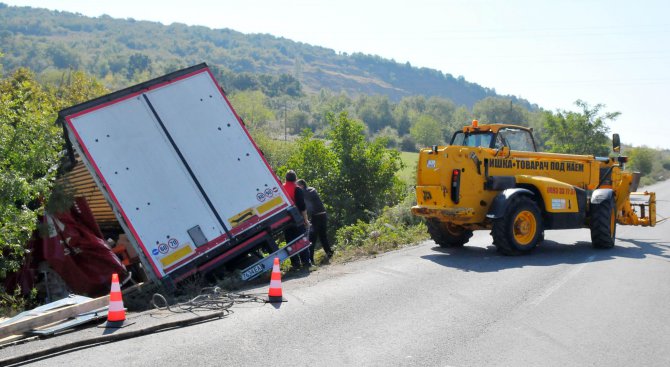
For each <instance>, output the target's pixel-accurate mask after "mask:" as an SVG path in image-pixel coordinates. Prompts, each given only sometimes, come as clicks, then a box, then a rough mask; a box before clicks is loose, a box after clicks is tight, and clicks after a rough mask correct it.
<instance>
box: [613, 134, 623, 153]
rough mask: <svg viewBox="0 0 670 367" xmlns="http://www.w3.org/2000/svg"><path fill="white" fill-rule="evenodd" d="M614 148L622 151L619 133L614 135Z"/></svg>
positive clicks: (615, 150)
mask: <svg viewBox="0 0 670 367" xmlns="http://www.w3.org/2000/svg"><path fill="white" fill-rule="evenodd" d="M612 150H613V151H614V152H615V153H619V152H621V139H620V138H619V134H614V135H612Z"/></svg>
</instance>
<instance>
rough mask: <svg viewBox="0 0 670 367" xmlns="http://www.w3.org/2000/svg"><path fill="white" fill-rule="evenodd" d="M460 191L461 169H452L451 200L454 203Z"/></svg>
mask: <svg viewBox="0 0 670 367" xmlns="http://www.w3.org/2000/svg"><path fill="white" fill-rule="evenodd" d="M460 193H461V171H460V170H457V169H455V170H453V171H452V173H451V201H453V202H454V203H455V204H458V202H459V200H460V199H459V196H460Z"/></svg>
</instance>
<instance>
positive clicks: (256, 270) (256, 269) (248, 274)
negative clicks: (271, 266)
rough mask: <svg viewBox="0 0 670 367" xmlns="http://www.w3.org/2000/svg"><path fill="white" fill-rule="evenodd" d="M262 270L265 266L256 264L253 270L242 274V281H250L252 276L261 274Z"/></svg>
mask: <svg viewBox="0 0 670 367" xmlns="http://www.w3.org/2000/svg"><path fill="white" fill-rule="evenodd" d="M263 270H265V266H264V265H263V264H258V265H256V266H254V267H253V268H251V269H249V270H247V271H245V272H244V273H242V279H244V280H247V279H251V278H252V277H253V276H254V275H256V274H258V273H261V272H262V271H263Z"/></svg>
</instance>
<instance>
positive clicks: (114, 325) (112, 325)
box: [98, 320, 134, 329]
mask: <svg viewBox="0 0 670 367" xmlns="http://www.w3.org/2000/svg"><path fill="white" fill-rule="evenodd" d="M133 324H134V322H128V321H127V320H125V321H107V322H105V323H104V324H101V325H98V327H99V328H102V329H123V328H124V327H126V326H130V325H133Z"/></svg>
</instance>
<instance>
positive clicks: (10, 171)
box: [0, 69, 62, 279]
mask: <svg viewBox="0 0 670 367" xmlns="http://www.w3.org/2000/svg"><path fill="white" fill-rule="evenodd" d="M53 106H54V99H53V97H52V96H50V95H49V94H48V93H46V92H45V91H44V89H43V88H42V87H41V86H40V85H39V84H38V83H37V82H36V81H35V78H34V76H33V74H32V73H31V72H30V71H28V70H27V69H18V70H17V71H16V72H15V73H14V74H13V75H11V76H10V77H8V78H7V79H3V80H2V81H0V222H1V223H0V224H1V226H0V279H2V278H4V277H5V276H6V275H7V273H8V272H12V271H16V270H17V269H18V268H19V267H20V265H21V263H22V261H23V255H24V252H25V248H24V245H25V244H26V243H27V242H28V239H29V238H30V236H31V234H32V232H33V230H34V229H35V228H36V225H37V216H38V215H40V214H42V212H43V210H44V203H45V202H46V200H48V198H49V194H50V189H51V185H52V183H53V179H54V177H55V174H56V168H57V167H58V159H59V153H60V151H61V147H62V138H61V136H62V130H61V129H60V128H59V127H58V126H57V125H56V124H54V121H55V119H56V114H55V110H54V108H53Z"/></svg>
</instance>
